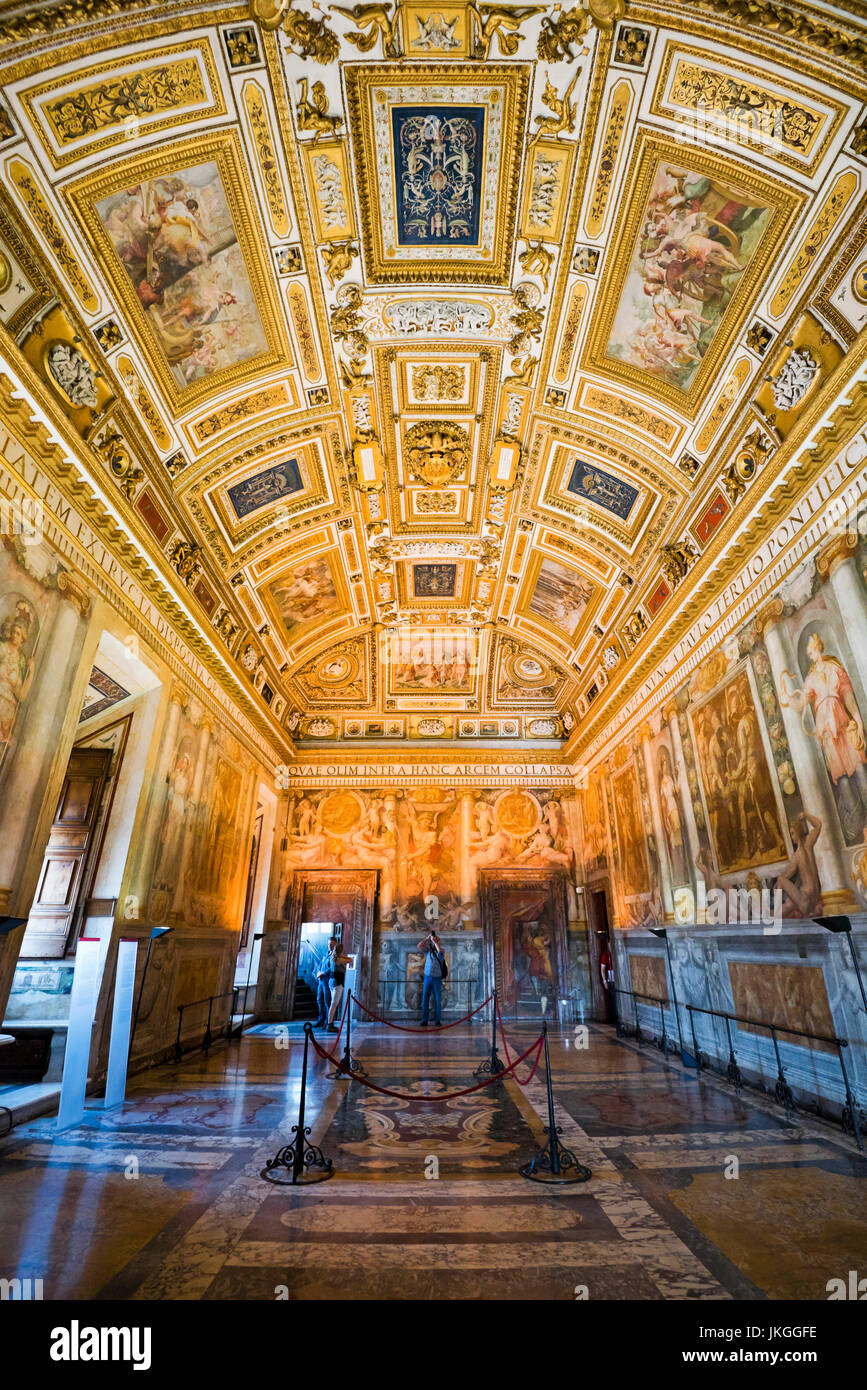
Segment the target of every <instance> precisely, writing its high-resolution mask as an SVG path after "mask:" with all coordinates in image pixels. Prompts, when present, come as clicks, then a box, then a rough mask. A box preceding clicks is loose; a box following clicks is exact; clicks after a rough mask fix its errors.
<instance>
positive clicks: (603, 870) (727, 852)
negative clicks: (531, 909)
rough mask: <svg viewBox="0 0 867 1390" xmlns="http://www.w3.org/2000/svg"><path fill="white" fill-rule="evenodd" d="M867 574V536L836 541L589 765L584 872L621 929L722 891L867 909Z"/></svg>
mask: <svg viewBox="0 0 867 1390" xmlns="http://www.w3.org/2000/svg"><path fill="white" fill-rule="evenodd" d="M865 574H867V544H865V541H864V540H863V539H861V538H856V537H855V536H854V535H849V537H848V539H847V538H846V536H842V537H835V538H834V539H832V541H831V542H830V543H829V545H828V546H827V547H826V549H825V550H824V551H823V552H820V553H819V555H818V557H816V558H814V559H811V560H809V561H808V562H806V563H805V564H804V565H802V566H801V568H800V569H799V570H798V571H796V573H795V574H794V575H793V576H792V577H791V578H790V579H789V580H788V581H787V582H786V584H785V585H784V586H783V587H782V588H781V589H780V591H779V592H778V594H776V595H773V596H771V599H770V602H769V606H767V607H766V608H765V609H764V610H762V613H761V614H759V615H758V616H756V615H754V616H753V617H752V618H750V619H749V620H748V621H747V622H746V623H745V624H744V626H743V627H742V628H741V629H740V630H739V631H737V632H736V633H734V634H732V635H731V636H730V637H728V638H727V639H726V641H725V643H724V644H723V645H722V646H720V647H717V648H716V649H715V650H714V651H713V652H712V653H711V654H710V655H709V656H708V657H707V658H706V659H705V660H704V662H702V664H701V665H700V666H699V667H698V668H697V669H695V670H694V671H693V673H692V674H691V676H690V678H689V680H688V681H687V682H686V683H685V684H684V685H683V686H682V687H681V688H680V689H679V690H677V691H675V692H674V695H673V697H672V698H671V700H670V701H669V703H668V704H667V705H666V706H665V708H664V709H657V710H656V711H654V712H653V714H652V715H650V717H649V718H648V721H647V723H646V724H645V725H644V726H643V727H642V728H641V729H640V730H639V731H638V733H637V734H635V735H633V736H632V737H630V738H627V739H626V740H625V741H624V743H623V744H621V745H620V746H618V747H617V748H616V750H615V752H614V754H613V755H612V757H611V758H610V759H609V760H608V761H607V762H606V763H604V764H599V765H597V766H596V767H595V768H592V769H591V770H590V772H589V774H588V777H587V781H586V786H585V788H584V789H583V791H582V792H581V794H580V797H579V804H580V808H581V817H582V831H581V834H582V873H583V875H584V876H585V878H586V879H587V880H588V881H591V882H592V881H593V880H594V879H599V878H602V877H603V876H608V877H609V878H610V879H611V884H612V896H613V899H614V902H615V907H616V910H617V916H618V923H617V924H618V925H619V926H625V927H635V926H638V925H642V924H644V925H647V924H649V923H652V922H660V921H662V920H666V919H667V920H669V921H678V920H695V917H694V916H693V917H691V918H690V917H688V911H687V916H683V911H682V909H683V910H687V908H688V903H689V902H690V901H691V902H692V904H693V905H694V904H696V903H701V901H702V895H703V893H704V892H706V891H707V890H709V889H711V888H723V889H725V890H729V889H731V888H735V889H744V890H754V889H758V890H762V889H767V890H769V891H770V892H773V890H775V889H778V890H779V892H780V894H781V903H782V916H783V917H784V918H790V919H793V920H794V919H804V918H809V917H811V916H812V915H813V914H814V913H819V912H820V911H822V910H823V908H824V910H825V911H826V912H832V911H838V912H854V911H862V910H864V909H865V908H867V736H865V714H867V579H865ZM629 769H633V770H634V771H630V770H629ZM681 890H689V893H690V895H691V898H690V899H687V898H686V897H685V896H684V894H683V892H682V891H681ZM685 905H687V906H686V907H685ZM679 914H680V915H679ZM699 920H702V918H701V912H700V910H699Z"/></svg>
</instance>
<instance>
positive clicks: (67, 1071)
mask: <svg viewBox="0 0 867 1390" xmlns="http://www.w3.org/2000/svg"><path fill="white" fill-rule="evenodd" d="M100 946H101V942H100V941H99V938H98V937H95V936H82V937H79V941H78V945H77V946H76V948H75V971H74V974H73V976H72V994H71V996H70V1000H69V1031H68V1032H67V1034H66V1055H65V1057H64V1059H63V1080H62V1081H61V1083H60V1109H59V1111H58V1114H57V1128H58V1129H71V1128H72V1126H73V1125H77V1124H79V1123H80V1122H81V1120H82V1119H83V1118H84V1097H85V1093H86V1091H87V1064H88V1061H89V1060H90V1036H91V1033H92V1031H93V1020H94V1018H95V1016H96V996H97V992H98V989H99V952H100Z"/></svg>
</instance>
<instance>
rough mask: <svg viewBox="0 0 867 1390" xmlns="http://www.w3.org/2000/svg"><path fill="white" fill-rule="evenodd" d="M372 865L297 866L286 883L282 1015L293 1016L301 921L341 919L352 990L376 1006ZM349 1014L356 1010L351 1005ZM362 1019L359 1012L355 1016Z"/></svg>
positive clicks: (374, 880)
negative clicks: (352, 967) (352, 962)
mask: <svg viewBox="0 0 867 1390" xmlns="http://www.w3.org/2000/svg"><path fill="white" fill-rule="evenodd" d="M378 877H379V871H378V870H377V869H296V870H295V872H294V873H293V875H292V882H291V884H290V885H289V894H288V897H287V900H286V917H287V925H288V929H289V942H288V951H287V958H286V966H287V968H286V978H285V980H284V984H283V1017H284V1018H291V1017H292V1007H293V1001H294V998H295V981H296V979H297V976H298V964H299V956H300V950H301V927H302V924H303V923H304V922H320V923H321V922H331V923H334V924H337V923H340V925H341V927H342V931H341V932H340V933H338V934H339V935H340V936H341V937H342V941H343V949H344V951H345V952H346V953H347V955H355V956H357V957H358V968H357V974H356V991H357V993H358V997H359V998H360V1000H361V1002H362V1003H363V1004H365V1005H366V1006H367V1008H369V1009H372V1008H375V1007H376V1002H375V996H376V982H375V981H374V980H373V978H372V958H373V914H374V906H375V903H376V888H377V879H378ZM352 1016H353V1018H355V1017H356V1011H355V1010H354V1009H353V1013H352ZM359 1017H361V1018H363V1017H364V1015H363V1014H362V1015H359Z"/></svg>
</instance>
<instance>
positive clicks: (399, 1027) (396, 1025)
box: [355, 994, 492, 1033]
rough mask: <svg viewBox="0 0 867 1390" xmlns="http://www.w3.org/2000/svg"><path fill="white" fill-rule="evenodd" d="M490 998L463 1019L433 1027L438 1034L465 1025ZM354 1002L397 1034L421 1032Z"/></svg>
mask: <svg viewBox="0 0 867 1390" xmlns="http://www.w3.org/2000/svg"><path fill="white" fill-rule="evenodd" d="M491 998H492V995H490V994H489V995H488V997H487V999H483V1000H482V1002H481V1004H480V1005H479V1007H478V1009H473V1011H472V1013H469V1014H464V1016H463V1018H456V1019H455V1020H454V1022H453V1023H440V1024H434V1027H438V1028H439V1030H440V1032H444V1031H445V1029H446V1028H457V1026H458V1024H459V1023H466V1021H467V1019H468V1018H472V1017H473V1016H474V1015H475V1014H477V1013H479V1012H480V1011H481V1010H482V1009H483V1008H484V1007H485V1005H486V1004H489V1003H490V1002H491ZM355 1002H356V1004H357V1005H358V1007H359V1009H364V1012H365V1013H366V1014H368V1015H369V1017H370V1018H372V1019H374V1020H375V1021H376V1022H377V1023H384V1024H385V1026H386V1028H395V1029H396V1030H397V1032H398V1033H420V1032H421V1031H422V1030H421V1029H420V1028H405V1027H404V1025H403V1024H402V1023H390V1022H389V1021H388V1019H387V1018H382V1017H380V1015H379V1014H375V1013H374V1012H373V1010H372V1009H365V1008H364V1005H363V1004H362V1002H361V1000H360V999H356V1001H355Z"/></svg>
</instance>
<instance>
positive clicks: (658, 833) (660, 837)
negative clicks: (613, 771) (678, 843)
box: [638, 724, 674, 922]
mask: <svg viewBox="0 0 867 1390" xmlns="http://www.w3.org/2000/svg"><path fill="white" fill-rule="evenodd" d="M638 738H639V740H640V743H641V755H642V757H643V758H644V775H645V776H646V778H647V794H648V796H649V798H650V814H651V816H652V817H653V834H654V837H655V839H656V855H657V859H658V861H659V872H660V874H661V876H662V905H663V908H664V909H665V920H666V922H673V921H674V891H673V879H672V873H671V864H670V862H669V858H668V844H667V842H666V838H665V832H664V830H663V825H662V813H661V811H660V809H659V796H658V794H657V788H656V781H655V779H654V776H653V766H652V763H651V757H650V730H649V729H648V727H647V725H646V724H644V725H642V727H641V728H640V729H639V730H638Z"/></svg>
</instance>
